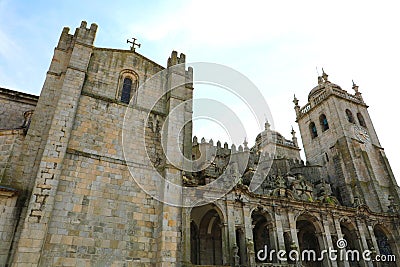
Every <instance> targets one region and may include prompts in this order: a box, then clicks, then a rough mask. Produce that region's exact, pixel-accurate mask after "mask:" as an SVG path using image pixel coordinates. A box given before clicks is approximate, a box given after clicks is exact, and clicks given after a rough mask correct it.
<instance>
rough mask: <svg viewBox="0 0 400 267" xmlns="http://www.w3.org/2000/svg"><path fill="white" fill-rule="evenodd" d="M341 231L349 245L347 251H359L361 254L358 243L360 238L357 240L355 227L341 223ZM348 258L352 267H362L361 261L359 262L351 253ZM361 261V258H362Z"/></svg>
mask: <svg viewBox="0 0 400 267" xmlns="http://www.w3.org/2000/svg"><path fill="white" fill-rule="evenodd" d="M340 230H341V232H342V235H343V239H344V240H346V242H347V245H346V248H345V249H346V251H350V250H352V251H358V252H361V251H362V250H361V249H360V246H359V243H358V238H357V233H356V229H355V227H354V226H353V225H351V224H350V223H347V222H341V223H340ZM348 255H349V256H348V258H347V259H346V261H347V262H348V263H349V265H350V266H351V267H359V266H361V264H360V261H358V260H357V259H356V258H353V257H352V256H351V255H352V254H351V253H349V254H348ZM360 260H361V256H360Z"/></svg>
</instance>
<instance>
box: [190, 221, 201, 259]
mask: <svg viewBox="0 0 400 267" xmlns="http://www.w3.org/2000/svg"><path fill="white" fill-rule="evenodd" d="M190 261H191V262H192V263H193V264H197V263H198V262H199V229H198V228H197V225H196V223H194V222H193V221H192V222H190Z"/></svg>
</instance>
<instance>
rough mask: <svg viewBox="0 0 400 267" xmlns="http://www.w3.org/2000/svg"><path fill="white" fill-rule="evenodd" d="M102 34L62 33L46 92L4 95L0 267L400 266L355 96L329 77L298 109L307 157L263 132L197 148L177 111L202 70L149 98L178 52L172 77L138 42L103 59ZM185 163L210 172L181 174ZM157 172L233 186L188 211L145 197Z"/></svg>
mask: <svg viewBox="0 0 400 267" xmlns="http://www.w3.org/2000/svg"><path fill="white" fill-rule="evenodd" d="M96 31H97V25H96V24H91V25H90V26H88V25H87V23H86V22H85V21H83V22H82V23H81V25H80V26H79V27H78V28H76V30H75V32H74V33H70V29H69V28H67V27H65V28H64V29H63V30H62V33H61V36H60V39H59V42H58V44H57V46H56V47H55V49H54V56H53V58H52V60H51V63H50V67H49V70H48V71H47V73H46V79H45V82H44V85H43V88H42V91H41V93H40V96H35V95H31V94H26V93H22V92H17V91H13V90H10V89H6V88H0V103H1V104H0V240H1V242H0V266H138V267H141V266H142V267H145V266H146V267H147V266H155V267H158V266H171V267H176V266H187V267H189V266H233V267H238V266H248V267H250V266H257V267H261V266H321V267H322V266H332V267H338V266H343V267H350V266H364V267H367V266H368V267H373V266H393V267H394V266H400V241H399V240H400V188H399V186H398V185H397V183H396V180H395V177H394V175H393V172H392V170H391V167H390V164H389V161H388V159H387V157H386V155H385V152H384V149H383V147H382V146H381V144H380V142H379V139H378V136H377V134H376V132H375V129H374V124H373V122H372V121H371V118H370V116H369V114H368V110H367V108H368V106H367V104H366V103H365V102H364V100H363V97H362V94H361V92H360V91H359V88H358V86H357V85H355V84H353V88H349V90H348V91H347V90H345V89H342V88H341V87H340V86H339V85H336V84H334V83H332V82H331V81H330V80H329V79H328V75H327V74H326V73H325V72H323V74H322V75H321V76H320V77H318V79H316V85H315V87H314V88H312V90H311V91H310V93H309V95H308V100H307V103H306V104H305V105H299V100H298V99H296V97H295V98H294V100H293V103H294V110H293V118H295V119H296V122H297V123H298V126H299V129H300V135H301V140H302V143H303V148H304V152H305V156H306V160H302V158H301V157H300V150H301V149H300V148H299V146H298V139H297V138H298V137H296V133H295V131H293V130H292V132H291V137H290V138H288V139H286V138H285V137H284V136H283V135H281V134H280V133H278V132H276V131H274V130H273V129H271V126H270V124H269V123H268V122H266V123H265V127H264V129H263V131H262V132H260V133H259V135H258V136H257V138H256V140H254V146H252V147H249V146H248V143H247V142H246V141H245V142H244V143H243V144H236V146H235V145H231V146H228V144H227V143H225V144H221V142H219V141H218V142H216V143H215V144H214V142H213V141H212V140H205V139H204V138H197V137H195V136H192V123H191V122H189V123H187V121H188V120H189V121H190V118H192V113H193V107H192V106H191V105H190V104H187V105H181V104H182V103H184V102H185V103H190V101H191V100H192V98H193V90H196V89H195V88H194V87H193V73H196V69H192V68H190V67H188V68H186V67H183V68H176V69H174V71H167V72H165V73H166V75H164V76H162V77H161V76H160V77H159V79H158V80H157V79H156V80H154V81H152V82H151V83H146V85H145V86H142V85H144V83H145V82H147V81H148V80H149V79H150V77H152V76H154V75H155V74H157V73H159V72H162V71H164V70H168V69H170V68H173V67H174V66H176V65H183V66H184V64H185V55H184V54H178V53H177V52H175V51H173V52H172V53H171V55H170V57H169V58H168V60H166V61H167V64H166V65H167V66H166V67H163V66H161V65H159V64H157V63H155V62H153V61H152V60H150V59H148V58H146V57H145V56H143V55H141V54H139V53H137V52H136V51H135V45H136V43H135V42H133V43H132V47H131V49H128V50H123V49H112V48H100V47H95V46H94V39H95V35H96ZM175 78H178V79H179V80H182V81H184V83H183V85H179V86H177V87H176V88H173V86H174V82H173V81H172V80H173V79H175ZM166 89H170V90H166ZM165 91H168V93H167V94H164V95H163V92H165ZM361 91H362V90H361ZM158 95H162V97H160V98H159V99H155V98H157V96H158ZM153 102H156V105H152V104H151V103H153ZM288 102H289V103H288V107H290V106H292V105H293V104H292V103H290V101H288ZM304 103H305V100H304ZM176 109H178V110H179V114H177V113H173V112H172V111H173V110H176ZM127 110H128V111H129V112H130V114H132V118H131V120H130V121H129V125H128V127H129V128H130V129H131V131H132V135H131V138H130V139H129V142H128V143H127V144H125V143H124V144H123V128H124V127H126V126H127V125H125V126H124V117H125V114H126V112H127ZM132 129H133V130H132ZM176 139H177V140H178V142H176ZM144 146H145V147H144ZM176 146H178V147H176ZM124 149H125V150H130V151H133V153H131V154H132V155H130V156H129V158H126V157H125V154H124ZM149 151H150V152H149ZM177 151H178V152H181V153H183V154H184V155H185V157H186V158H188V159H196V160H195V161H194V162H195V164H196V165H197V166H203V167H202V168H196V169H193V171H188V170H183V169H180V168H179V167H177V166H175V165H174V164H171V162H169V161H170V157H168V154H170V155H172V156H173V155H174V153H176V152H177ZM264 165H268V166H269V167H268V168H264V169H263V168H260V166H264ZM260 169H261V171H260ZM256 175H258V176H259V177H261V183H260V185H259V186H258V187H257V188H254V189H253V188H251V187H250V183H251V182H252V179H254V177H255V176H256ZM156 176H162V177H164V178H165V180H169V181H173V183H174V184H176V185H179V186H181V187H182V188H190V189H196V188H200V187H204V186H206V185H208V184H211V183H213V182H214V181H216V180H217V179H218V178H219V177H221V176H224V177H225V178H224V179H231V181H235V183H234V185H233V186H232V188H231V189H229V190H228V191H227V192H226V194H223V195H222V196H221V197H219V198H217V199H215V200H213V201H208V202H207V201H205V202H204V203H203V204H201V205H200V204H199V205H192V206H187V205H186V206H185V205H181V206H179V205H171V204H168V203H166V202H165V201H160V200H159V199H157V198H155V197H154V196H153V195H152V194H148V193H147V192H146V190H143V184H145V185H144V186H145V187H146V189H147V190H150V191H156V190H160V188H161V191H162V190H167V191H168V190H169V184H167V183H166V182H155V181H156V180H155V178H154V177H156ZM137 177H140V181H141V185H139V184H138V183H137V180H136V179H135V178H137ZM132 178H134V179H132ZM162 193H163V192H161V194H162ZM178 197H179V194H178ZM181 197H182V196H181ZM206 197H207V196H206V195H205V196H204V198H206ZM343 242H344V245H343ZM267 250H268V251H267ZM327 250H333V251H337V253H336V254H337V257H336V258H335V257H330V256H331V255H329V254H330V253H325V255H324V252H326V251H327ZM273 251H275V252H278V251H279V252H280V255H278V253H275V254H274V253H272V252H273ZM303 251H307V252H308V254H310V251H313V252H314V253H315V255H317V257H314V258H312V257H307V258H303V257H302V256H303V254H304V253H302V252H303ZM349 251H350V252H351V253H347V252H349ZM355 251H356V252H359V255H360V257H359V258H358V259H356V258H355V257H352V258H350V257H347V258H346V257H339V255H342V256H343V255H349V254H355ZM267 252H268V253H267ZM292 252H293V253H292ZM364 252H367V253H364ZM267 254H268V257H266V255H267ZM364 254H366V255H367V256H368V257H363V256H364ZM282 255H286V257H282ZM288 255H291V256H293V255H294V256H296V257H294V256H293V257H291V256H290V257H288ZM320 255H322V256H321V257H319V256H320ZM361 255H363V256H361ZM308 256H310V255H308ZM311 256H313V255H312V254H311ZM378 256H380V257H379V258H380V259H381V261H379V260H378ZM396 260H397V261H396Z"/></svg>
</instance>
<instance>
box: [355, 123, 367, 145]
mask: <svg viewBox="0 0 400 267" xmlns="http://www.w3.org/2000/svg"><path fill="white" fill-rule="evenodd" d="M354 134H355V136H356V138H357V139H358V140H359V141H361V142H364V143H368V142H370V141H371V139H370V137H369V134H368V131H367V130H366V129H365V128H363V127H359V126H354Z"/></svg>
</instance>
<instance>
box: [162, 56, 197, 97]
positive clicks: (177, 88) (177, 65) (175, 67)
mask: <svg viewBox="0 0 400 267" xmlns="http://www.w3.org/2000/svg"><path fill="white" fill-rule="evenodd" d="M185 62H186V56H185V55H184V54H183V53H181V54H180V56H179V57H178V52H177V51H172V53H171V56H170V57H169V58H168V63H167V66H168V67H167V71H168V75H167V77H168V81H167V87H166V89H167V90H168V91H169V92H168V97H172V98H176V99H180V100H183V101H186V100H191V99H192V98H193V68H192V67H189V68H188V69H187V70H186V64H185Z"/></svg>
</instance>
